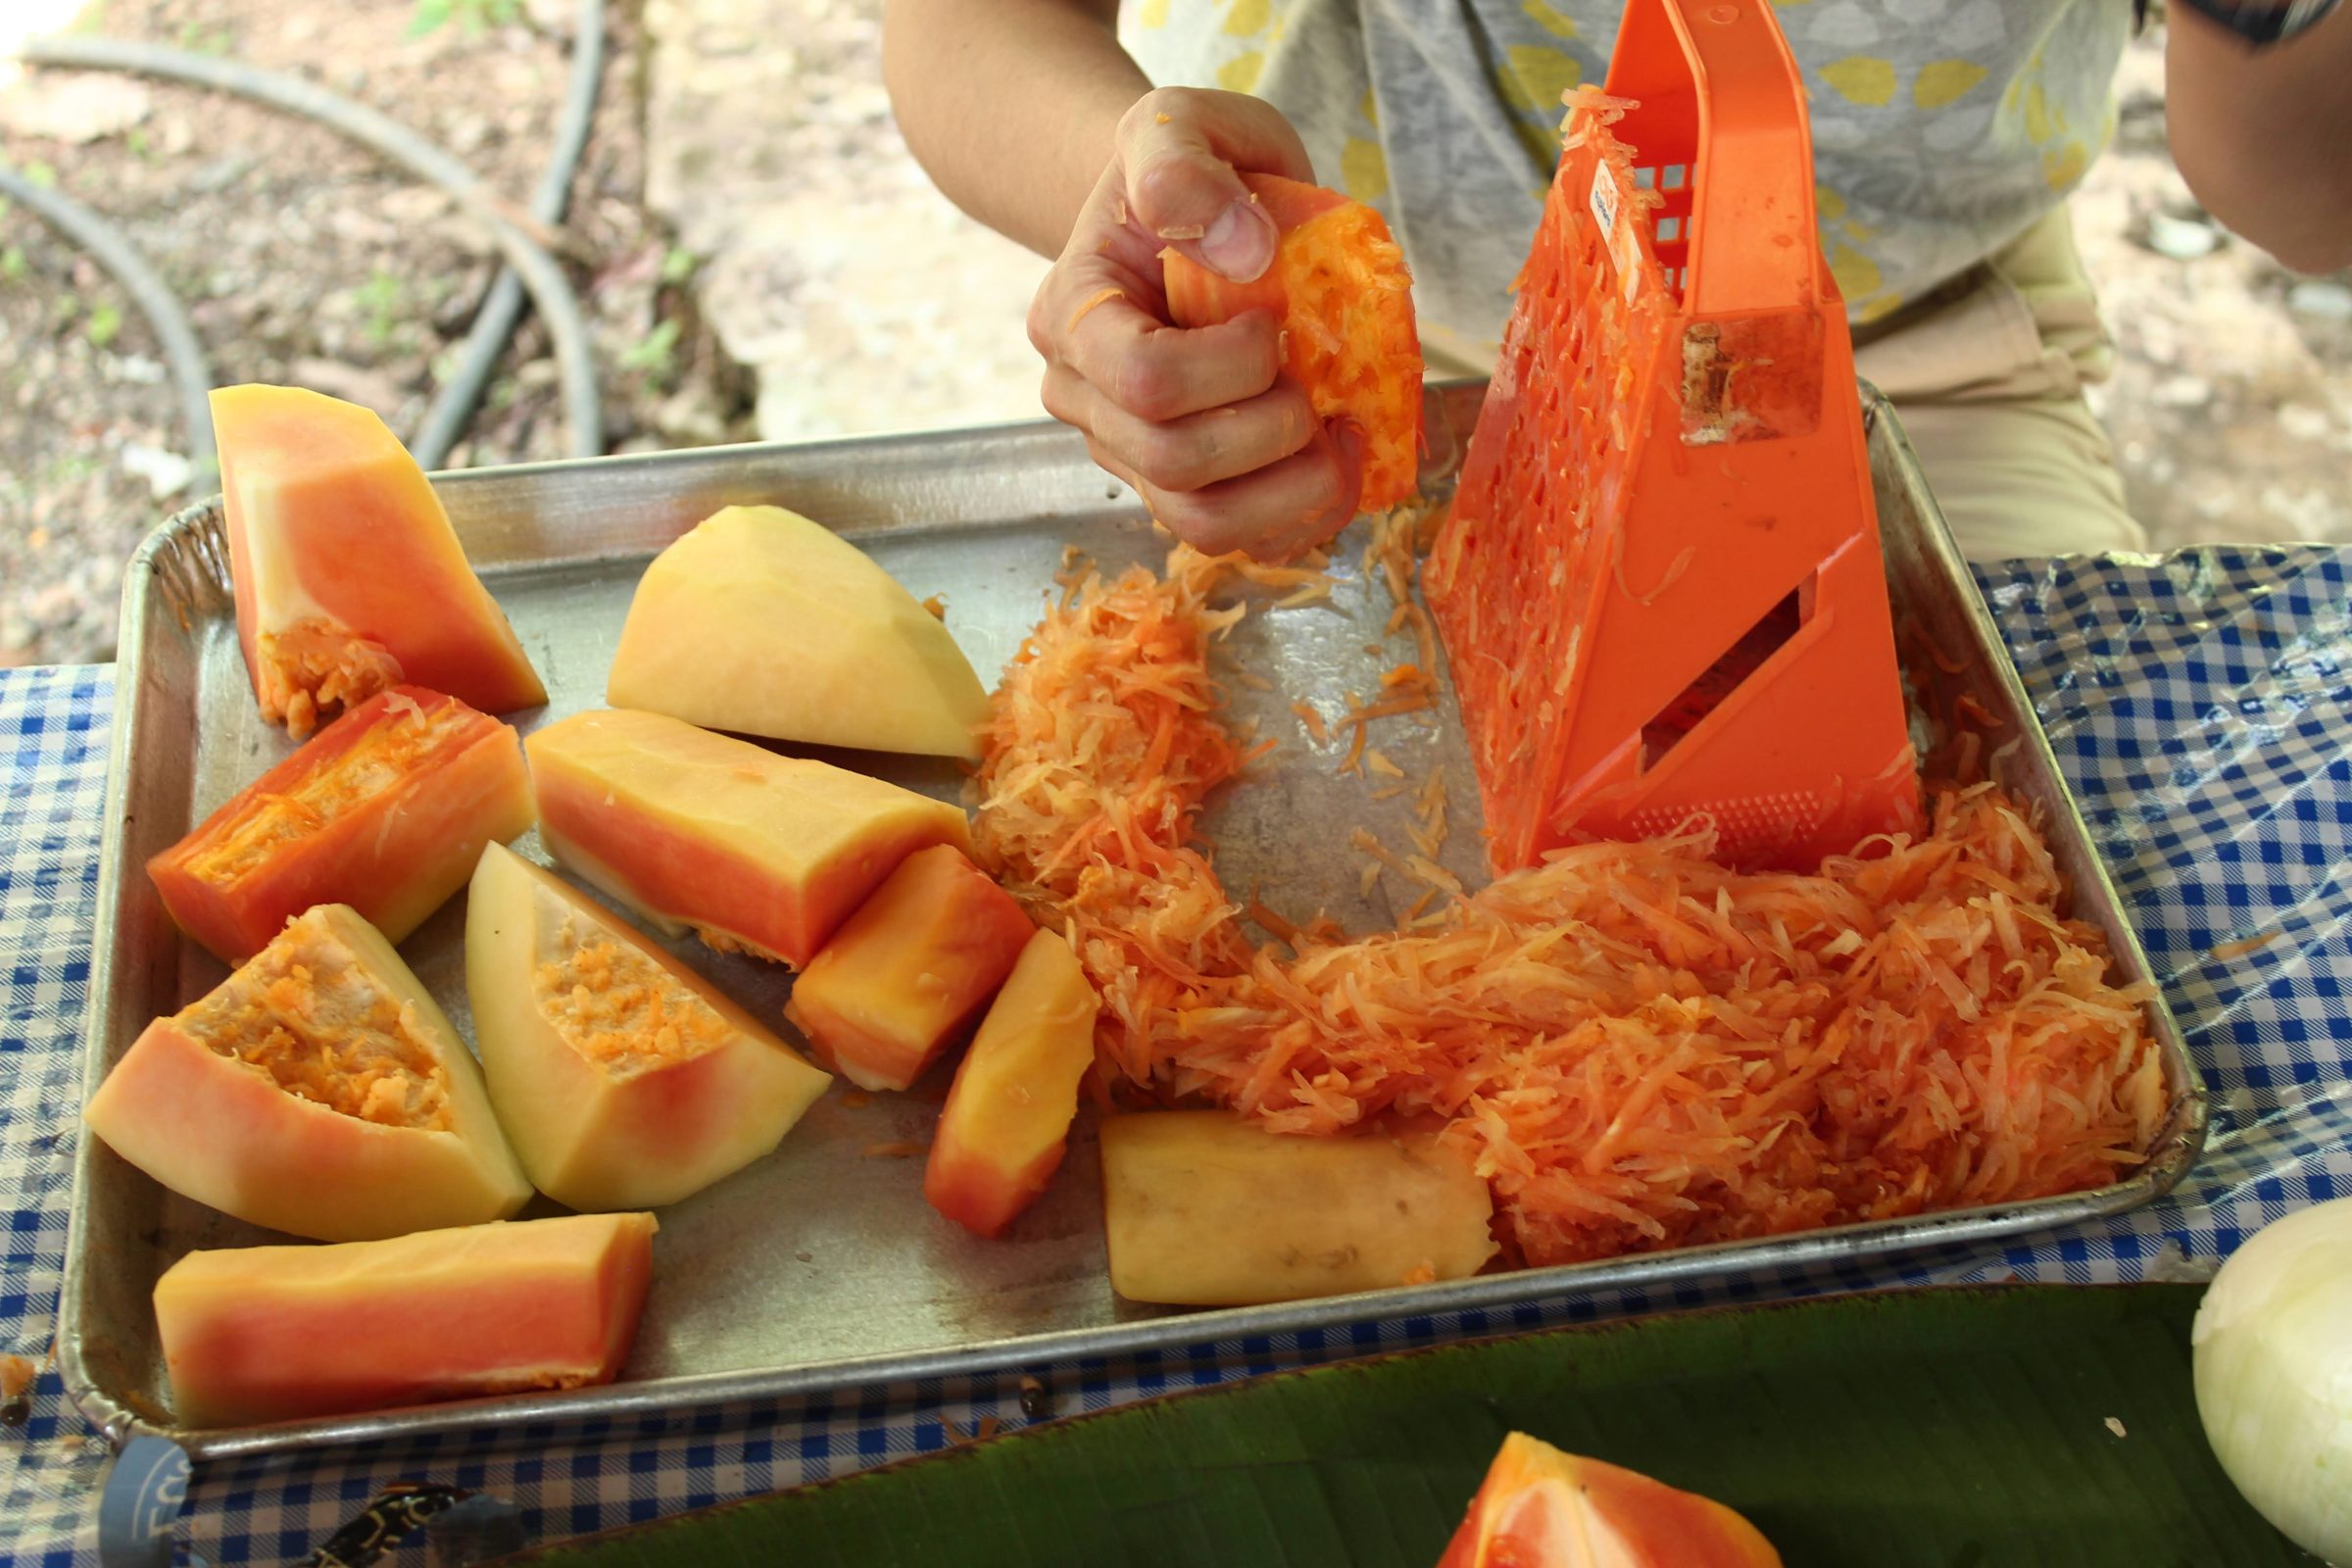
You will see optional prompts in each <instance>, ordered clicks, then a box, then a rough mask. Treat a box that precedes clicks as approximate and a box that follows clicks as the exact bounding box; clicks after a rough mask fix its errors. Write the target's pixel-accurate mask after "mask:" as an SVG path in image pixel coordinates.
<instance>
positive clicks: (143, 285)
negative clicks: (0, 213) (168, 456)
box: [0, 166, 216, 469]
mask: <svg viewBox="0 0 2352 1568" xmlns="http://www.w3.org/2000/svg"><path fill="white" fill-rule="evenodd" d="M0 195H5V196H7V197H8V198H9V199H10V200H11V201H16V202H21V203H23V204H24V206H25V210H26V211H27V212H30V213H32V214H33V215H34V216H36V217H38V218H40V219H41V220H42V221H45V222H47V223H48V224H49V226H50V227H52V228H54V229H56V230H57V231H58V232H59V233H60V234H63V235H64V236H65V237H66V238H67V239H69V240H71V241H73V243H74V244H75V245H77V246H79V247H80V248H81V249H82V250H84V251H87V252H88V253H89V255H90V256H91V258H92V259H93V260H95V261H96V262H97V263H98V265H99V266H100V267H103V268H105V269H106V270H107V271H108V272H110V273H112V274H113V276H114V279H115V281H116V282H118V283H121V284H122V285H123V292H124V293H126V294H128V295H129V296H130V302H131V303H132V304H133V305H136V306H137V307H138V308H139V314H140V315H141V316H144V317H146V318H147V321H148V324H149V325H151V326H153V327H154V328H155V335H156V338H157V339H158V341H160V342H161V343H162V344H163V347H164V359H165V360H166V361H167V362H168V363H169V364H170V365H171V367H172V384H173V385H174V386H175V387H176V388H177V389H178V392H179V417H180V422H181V423H183V424H185V425H186V426H187V427H188V458H189V461H190V462H192V463H193V464H195V466H197V468H199V469H211V468H213V467H215V466H216V464H215V461H214V457H213V414H212V409H211V406H210V405H209V404H208V402H207V401H206V398H205V394H206V393H208V392H210V391H211V390H212V386H213V367H212V364H211V362H210V361H209V360H207V359H206V358H205V354H204V344H203V343H202V342H201V341H200V340H199V339H198V338H197V336H196V328H195V327H193V326H192V325H190V324H189V322H188V313H187V312H186V311H185V310H183V309H181V307H180V303H179V296H178V295H176V294H173V293H172V289H171V286H170V285H169V284H167V283H166V282H165V281H164V280H163V278H162V276H161V275H159V274H158V273H157V272H156V270H155V269H154V268H152V267H150V266H148V265H147V258H145V257H144V256H141V255H140V254H139V252H138V248H137V247H136V246H134V245H132V244H131V242H130V240H129V239H128V238H127V237H126V236H125V235H124V234H123V231H122V230H121V229H119V228H117V227H116V226H115V225H114V224H112V223H110V222H108V221H106V220H105V219H103V218H100V217H99V216H98V215H97V214H96V213H93V212H91V211H90V210H89V209H88V208H87V207H84V206H82V205H81V203H79V202H77V201H75V200H73V198H72V197H70V196H67V195H65V194H64V193H63V192H60V191H55V190H51V189H49V188H48V187H47V186H45V185H36V184H34V183H33V182H32V181H31V180H29V179H26V178H25V176H24V175H22V174H20V173H18V172H16V171H15V170H13V169H9V168H7V167H5V166H0Z"/></svg>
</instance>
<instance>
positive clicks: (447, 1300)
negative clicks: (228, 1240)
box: [155, 1214, 655, 1427]
mask: <svg viewBox="0 0 2352 1568" xmlns="http://www.w3.org/2000/svg"><path fill="white" fill-rule="evenodd" d="M654 1230H655V1224H654V1216H653V1215H651V1214H581V1215H565V1216H563V1217H561V1218H558V1219H534V1220H522V1221H518V1222H515V1223H510V1224H494V1225H469V1226H465V1227H463V1228H460V1229H455V1230H437V1231H419V1232H417V1234H415V1235H413V1236H402V1237H397V1238H395V1239H393V1240H390V1241H381V1242H346V1243H344V1244H343V1245H341V1246H339V1247H244V1248H232V1249H227V1250H220V1251H198V1252H190V1253H189V1254H188V1255H187V1256H185V1257H183V1258H181V1259H180V1260H179V1261H178V1262H176V1263H174V1264H172V1266H171V1267H170V1268H168V1269H166V1270H165V1271H164V1277H163V1278H162V1279H160V1280H157V1281H156V1282H155V1320H156V1327H157V1328H158V1329H159V1330H160V1331H161V1335H162V1339H163V1344H164V1368H165V1370H166V1371H167V1372H168V1373H169V1374H170V1375H171V1378H172V1410H173V1412H174V1413H175V1414H176V1415H177V1416H178V1417H179V1420H180V1423H181V1425H183V1426H189V1427H221V1426H245V1425H249V1424H258V1423H260V1422H265V1421H294V1420H300V1419H302V1418H304V1417H306V1416H325V1415H350V1414H353V1413H355V1412H358V1411H362V1410H378V1409H384V1408H387V1407H389V1406H394V1405H403V1404H424V1403H428V1402H430V1401H433V1400H437V1399H464V1398H470V1397H476V1396H481V1395H491V1394H522V1393H540V1392H543V1391H546V1390H551V1389H577V1388H583V1387H586V1386H587V1385H589V1384H594V1383H610V1382H612V1381H613V1378H614V1376H615V1375H617V1374H618V1373H619V1371H620V1368H621V1364H622V1363H623V1362H624V1361H626V1360H627V1359H628V1354H629V1346H630V1343H631V1342H632V1341H633V1340H635V1339H636V1337H637V1319H638V1316H639V1314H640V1312H641V1311H642V1310H643V1309H644V1306H645V1293H646V1288H647V1286H648V1285H649V1284H651V1283H652V1280H653V1269H654V1253H653V1244H654Z"/></svg>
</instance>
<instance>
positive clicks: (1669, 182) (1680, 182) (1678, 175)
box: [1658, 164, 1691, 190]
mask: <svg viewBox="0 0 2352 1568" xmlns="http://www.w3.org/2000/svg"><path fill="white" fill-rule="evenodd" d="M1690 183H1691V166H1690V165H1688V164H1668V165H1667V166H1666V168H1665V171H1664V172H1663V173H1662V174H1661V175H1660V177H1659V180H1658V188H1659V189H1660V190H1681V189H1682V188H1683V187H1684V186H1686V185H1688V184H1690Z"/></svg>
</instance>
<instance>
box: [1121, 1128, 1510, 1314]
mask: <svg viewBox="0 0 2352 1568" xmlns="http://www.w3.org/2000/svg"><path fill="white" fill-rule="evenodd" d="M1102 1134H1103V1230H1104V1232H1105V1234H1106V1237H1107V1240H1108V1242H1109V1246H1110V1288H1111V1289H1112V1290H1114V1291H1116V1292H1118V1293H1119V1294H1120V1295H1121V1296H1124V1297H1126V1298H1127V1299H1129V1300H1131V1301H1160V1302H1166V1303H1168V1304H1171V1305H1178V1306H1250V1305H1256V1304H1257V1303H1260V1302H1264V1301H1295V1300H1300V1299H1305V1298H1308V1297H1315V1296H1337V1295H1340V1294H1342V1293H1344V1292H1348V1291H1373V1290H1380V1289H1383V1288H1385V1287H1388V1286H1394V1285H1414V1284H1428V1283H1431V1282H1433V1281H1436V1280H1455V1279H1463V1278H1466V1277H1467V1276H1469V1275H1472V1274H1475V1273H1477V1272H1478V1271H1479V1269H1480V1268H1481V1267H1483V1266H1484V1265H1485V1263H1486V1261H1487V1259H1489V1258H1490V1257H1493V1256H1494V1255H1495V1240H1494V1237H1493V1235H1492V1234H1491V1233H1490V1229H1489V1222H1490V1221H1491V1220H1492V1218H1493V1216H1494V1201H1493V1199H1492V1197H1491V1196H1490V1195H1489V1194H1488V1191H1487V1184H1486V1183H1485V1182H1484V1181H1482V1180H1481V1179H1480V1178H1479V1176H1478V1174H1477V1172H1476V1171H1474V1170H1473V1169H1472V1168H1471V1165H1470V1161H1469V1160H1468V1159H1467V1158H1465V1157H1463V1156H1462V1155H1461V1154H1459V1153H1458V1152H1456V1151H1455V1150H1454V1149H1453V1148H1451V1147H1450V1146H1448V1145H1446V1144H1442V1143H1439V1142H1437V1141H1436V1140H1435V1139H1433V1138H1430V1137H1426V1136H1412V1137H1403V1138H1398V1137H1390V1136H1387V1135H1384V1134H1381V1133H1378V1132H1373V1133H1364V1134H1358V1135H1355V1136H1351V1137H1345V1138H1289V1137H1279V1136H1277V1135H1275V1134H1273V1133H1268V1132H1263V1131H1261V1130H1259V1129H1258V1128H1256V1127H1253V1126H1251V1125H1250V1123H1249V1122H1246V1121H1244V1120H1242V1119H1241V1118H1240V1117H1239V1116H1237V1115H1235V1114H1234V1113H1233V1112H1231V1111H1225V1110H1167V1111H1151V1112H1147V1113H1144V1114H1141V1115H1133V1116H1112V1117H1108V1118H1106V1119H1105V1120H1104V1121H1103V1124H1102Z"/></svg>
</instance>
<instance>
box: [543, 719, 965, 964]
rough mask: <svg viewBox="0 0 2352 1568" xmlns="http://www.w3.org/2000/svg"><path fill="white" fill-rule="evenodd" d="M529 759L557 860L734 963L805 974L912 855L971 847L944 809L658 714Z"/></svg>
mask: <svg viewBox="0 0 2352 1568" xmlns="http://www.w3.org/2000/svg"><path fill="white" fill-rule="evenodd" d="M523 749H524V750H525V751H526V752H527V753H528V754H529V756H530V761H531V780H532V783H533V785H534V787H535V788H536V789H537V791H538V798H539V815H540V836H541V837H542V838H543V839H544V840H545V842H546V844H547V848H548V852H549V853H550V854H552V855H553V856H555V858H557V859H558V860H560V861H562V862H563V863H564V865H565V866H567V867H569V868H570V869H572V870H573V871H576V872H577V873H579V875H580V876H581V877H582V878H584V879H585V880H587V881H588V882H591V883H593V884H594V885H595V886H597V887H598V888H601V889H602V890H603V891H605V892H606V893H608V894H611V895H612V896H613V898H615V899H617V900H619V901H620V902H621V903H623V904H625V905H627V906H628V907H630V908H632V909H634V910H636V911H637V913H639V914H640V915H642V916H644V917H645V918H646V919H648V920H650V921H652V922H653V923H654V924H656V925H658V926H660V927H661V928H662V930H663V931H665V932H666V933H668V934H670V935H673V936H674V935H677V934H679V933H681V932H684V931H686V930H689V929H691V930H694V931H696V932H698V933H700V934H701V936H702V938H703V940H704V941H706V942H708V943H710V944H711V946H712V947H714V948H718V949H720V950H722V951H726V952H745V953H751V954H754V955H756V956H760V957H763V958H772V959H775V960H777V961H778V962H782V963H789V964H794V965H800V964H805V963H807V962H808V961H809V959H810V958H812V957H814V956H816V950H817V949H818V948H819V947H821V946H822V945H823V944H824V941H825V939H826V938H827V937H829V936H831V935H832V934H833V932H834V929H835V928H836V927H837V926H839V925H840V924H841V922H842V921H843V920H845V919H847V918H848V917H849V914H850V911H851V910H853V909H855V908H856V907H858V904H859V903H860V902H861V901H862V900H863V899H864V898H865V896H866V895H867V894H869V893H871V892H872V891H873V890H874V889H875V888H876V887H877V886H879V885H880V884H881V881H882V879H883V878H884V877H886V876H888V875H889V874H890V873H891V872H892V871H893V870H895V869H897V867H898V864H899V862H900V861H901V860H904V859H905V858H907V856H908V855H909V854H911V853H913V852H914V851H916V850H919V849H922V848H924V847H925V846H926V845H932V844H952V845H954V846H956V848H957V849H958V850H964V849H969V848H970V847H971V842H972V839H971V824H970V822H969V821H968V820H967V819H966V818H965V816H964V814H963V811H962V809H960V808H957V807H956V806H952V805H950V804H949V803H947V802H945V801H935V800H933V799H931V798H930V797H929V796H927V795H917V794H916V793H914V791H912V790H903V789H901V788H899V787H898V786H897V785H896V784H886V783H884V782H883V781H882V780H880V779H876V778H868V777H866V776H865V775H864V774H862V773H853V772H851V771H850V770H849V769H848V768H844V767H835V766H833V765H832V764H831V763H829V762H818V761H812V760H808V759H804V758H791V757H778V756H777V755H776V754H775V753H773V752H771V751H768V750H766V749H765V748H764V747H760V746H755V745H753V744H752V743H751V742H749V741H740V740H736V739H734V738H733V737H732V736H727V735H713V734H711V732H710V731H709V730H703V729H697V728H695V727H694V726H693V725H692V724H688V723H684V722H681V721H680V720H678V719H674V718H667V717H664V716H662V714H660V713H645V712H637V711H632V710H629V709H603V710H599V711H594V712H587V713H575V714H573V715H572V716H571V717H569V718H566V719H564V720H562V721H561V722H559V723H555V724H550V725H549V726H547V728H545V729H543V730H540V731H539V732H537V733H536V734H534V735H532V736H531V738H530V739H529V740H528V741H526V742H525V743H524V747H523Z"/></svg>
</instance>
